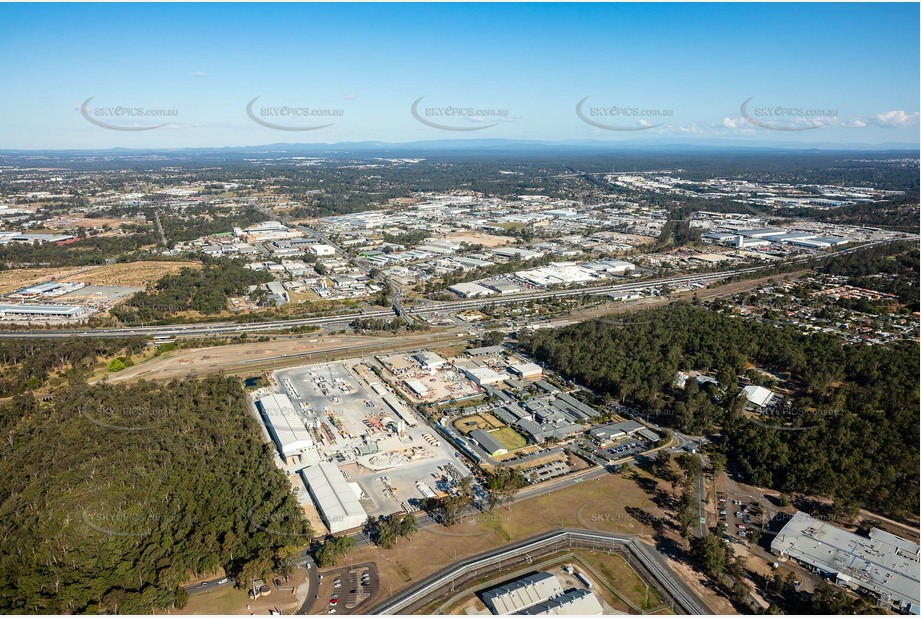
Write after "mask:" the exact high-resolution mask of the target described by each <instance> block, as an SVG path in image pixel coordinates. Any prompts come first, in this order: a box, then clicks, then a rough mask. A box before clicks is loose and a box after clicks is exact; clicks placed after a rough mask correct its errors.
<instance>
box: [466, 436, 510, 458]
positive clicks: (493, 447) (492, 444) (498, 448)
mask: <svg viewBox="0 0 921 618" xmlns="http://www.w3.org/2000/svg"><path fill="white" fill-rule="evenodd" d="M468 436H469V437H470V438H472V439H474V440H476V441H477V444H479V445H480V446H481V447H483V450H485V451H486V452H487V453H489V454H490V455H491V456H495V455H502V454H504V453H507V452H508V449H507V448H505V446H503V445H502V443H501V442H499V441H498V440H496V439H495V438H493V437H492V436H491V435H489V433H488V432H486V431H484V430H482V429H474V430H473V431H471V432H470V433H469V434H468Z"/></svg>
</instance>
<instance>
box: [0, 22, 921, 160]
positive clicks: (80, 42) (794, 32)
mask: <svg viewBox="0 0 921 618" xmlns="http://www.w3.org/2000/svg"><path fill="white" fill-rule="evenodd" d="M918 18H919V7H918V5H917V4H872V5H870V4H797V5H787V4H784V5H777V4H719V5H695V4H682V5H674V4H653V5H632V4H613V5H612V4H568V5H560V4H514V5H509V4H478V5H466V4H465V5H451V4H438V5H431V4H412V5H406V4H374V5H368V4H346V5H319V4H282V5H279V4H268V5H267V4H258V5H253V4H192V5H188V4H160V5H149V4H131V5H126V4H104V5H103V4H91V5H72V4H71V5H62V4H44V5H13V4H4V5H0V23H2V26H0V35H2V36H0V53H2V54H3V57H4V58H6V62H4V64H3V67H2V68H0V78H2V80H3V84H4V86H5V88H4V90H5V92H6V94H7V96H5V97H3V99H2V100H0V110H2V113H3V115H4V117H5V118H6V122H4V123H3V127H2V128H0V149H26V148H29V149H33V148H34V149H41V148H109V147H132V148H145V147H150V148H165V147H209V146H216V147H219V146H246V145H257V144H267V143H277V142H324V143H334V142H343V141H366V140H372V141H386V142H400V141H421V140H441V139H456V138H477V139H484V138H486V139H494V138H505V139H528V140H548V141H563V140H565V141H577V140H599V141H611V142H617V141H624V140H629V141H631V142H634V143H635V142H639V141H642V140H650V142H651V143H652V142H655V141H661V140H670V141H673V142H683V143H693V142H694V140H695V139H700V140H705V139H706V140H714V139H725V140H732V141H733V143H739V142H744V143H750V144H751V145H753V146H757V145H760V144H766V143H771V142H775V143H776V142H790V143H798V144H803V145H804V146H808V145H810V144H814V143H826V144H828V143H841V144H847V143H865V144H879V143H892V142H899V143H908V144H917V143H918V141H919V139H918V136H919V126H918V117H919V113H918V109H919V86H918V74H919V61H918V56H919V53H918V52H919V34H918V28H917V24H918ZM88 100H89V102H88V103H87V101H88ZM746 101H748V103H747V104H746ZM580 102H581V105H580ZM414 104H415V110H414V111H413V106H414ZM248 105H249V107H247V106H248ZM81 106H83V107H82V109H81ZM119 107H121V108H122V109H121V110H119V109H117V108H119ZM126 108H144V109H145V110H165V113H163V114H158V115H155V116H144V115H142V112H140V111H138V110H137V109H132V111H131V112H130V113H128V114H126V113H125V109H126ZM280 108H287V109H280ZM615 108H616V109H615ZM308 110H309V111H308ZM316 110H319V112H317V111H316ZM317 114H318V115H317ZM153 126H156V127H158V128H153V129H148V130H133V129H147V127H153ZM320 127H321V128H320ZM306 128H309V129H311V130H303V129H306ZM295 129H297V130H295Z"/></svg>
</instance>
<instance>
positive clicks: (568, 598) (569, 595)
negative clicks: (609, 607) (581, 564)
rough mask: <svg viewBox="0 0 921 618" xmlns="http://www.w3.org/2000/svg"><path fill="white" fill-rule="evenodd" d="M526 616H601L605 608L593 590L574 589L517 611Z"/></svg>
mask: <svg viewBox="0 0 921 618" xmlns="http://www.w3.org/2000/svg"><path fill="white" fill-rule="evenodd" d="M517 613H518V614H521V615H524V616H601V615H603V614H604V608H603V607H602V606H601V602H600V601H599V600H598V597H596V596H595V593H594V592H592V591H591V590H585V589H579V590H572V591H570V592H566V593H564V594H561V595H560V596H557V597H553V598H552V599H549V600H547V601H544V602H543V603H538V604H537V605H532V606H531V607H529V608H527V609H525V610H522V611H520V612H517Z"/></svg>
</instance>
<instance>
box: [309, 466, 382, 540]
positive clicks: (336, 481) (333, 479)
mask: <svg viewBox="0 0 921 618" xmlns="http://www.w3.org/2000/svg"><path fill="white" fill-rule="evenodd" d="M301 474H302V475H303V477H304V481H305V482H306V483H307V490H308V491H309V492H310V495H311V497H312V498H313V501H314V502H315V503H316V505H317V509H318V510H319V511H320V515H321V516H322V517H323V522H324V523H325V524H326V527H327V528H329V531H330V532H332V533H336V532H342V531H343V530H351V529H352V528H358V527H359V526H361V525H363V524H364V523H365V521H366V520H367V519H368V514H367V513H366V512H365V510H364V508H363V507H362V506H361V503H360V502H359V501H358V496H357V495H355V492H354V491H353V490H352V487H351V486H350V485H349V483H348V481H346V480H345V476H343V475H342V471H341V470H339V467H338V466H337V465H336V464H333V463H329V462H327V461H321V462H320V463H318V464H315V465H312V466H309V467H307V468H304V469H303V470H301Z"/></svg>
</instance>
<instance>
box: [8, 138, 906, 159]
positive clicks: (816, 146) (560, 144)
mask: <svg viewBox="0 0 921 618" xmlns="http://www.w3.org/2000/svg"><path fill="white" fill-rule="evenodd" d="M516 146H518V147H521V148H522V149H524V148H527V147H532V148H535V147H542V148H540V149H539V150H537V152H547V151H549V150H552V149H553V148H566V149H578V148H584V149H585V150H591V151H600V152H617V151H624V150H668V149H682V150H693V149H700V150H714V151H719V150H782V151H793V152H805V151H816V150H818V151H828V152H834V151H842V152H848V151H853V152H905V153H911V154H916V155H918V156H919V158H921V144H910V143H893V142H889V143H880V144H865V143H841V144H834V143H827V142H826V143H823V142H818V143H812V144H810V143H803V144H795V143H782V142H780V143H773V142H763V143H744V142H738V141H728V140H727V141H724V142H718V141H716V140H700V141H696V142H695V141H677V140H674V141H671V140H668V141H655V140H647V141H643V142H640V141H619V142H612V141H601V140H597V141H592V140H552V141H551V140H526V139H504V138H491V139H490V138H483V139H476V138H467V139H442V140H438V139H432V140H416V141H401V142H386V141H381V140H364V141H347V142H274V143H265V144H238V145H227V146H174V147H171V146H157V147H149V146H112V147H100V148H0V153H80V152H118V151H124V152H138V153H144V152H177V151H196V150H201V151H210V150H259V149H266V150H269V151H272V152H279V153H281V152H284V151H285V150H286V149H288V150H291V151H297V152H309V151H312V150H313V151H316V152H318V153H321V154H322V152H323V151H330V150H333V149H335V150H336V151H337V152H349V150H353V151H356V152H358V151H375V150H381V151H384V150H387V149H390V148H393V149H400V150H406V151H407V152H411V151H413V150H417V151H419V152H424V151H434V150H439V149H440V150H458V151H470V152H475V151H477V150H482V151H486V150H497V149H502V148H507V149H514V148H515V147H516Z"/></svg>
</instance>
